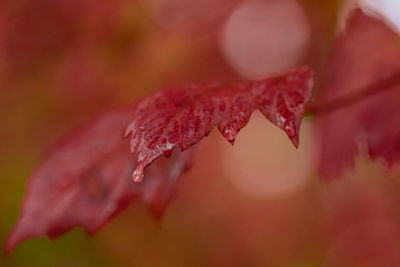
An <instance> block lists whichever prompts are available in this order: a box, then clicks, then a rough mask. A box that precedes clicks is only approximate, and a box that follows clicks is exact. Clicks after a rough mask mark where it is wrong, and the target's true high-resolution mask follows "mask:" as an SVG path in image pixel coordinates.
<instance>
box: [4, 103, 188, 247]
mask: <svg viewBox="0 0 400 267" xmlns="http://www.w3.org/2000/svg"><path fill="white" fill-rule="evenodd" d="M131 110H132V107H130V108H125V109H120V110H114V111H110V112H108V113H105V114H103V115H101V116H99V117H98V118H97V119H94V120H93V121H91V122H89V123H87V124H86V125H84V126H82V127H81V128H79V129H77V130H76V131H75V132H73V133H72V134H70V135H68V136H66V137H65V138H64V139H63V140H61V141H60V142H59V143H58V144H56V145H55V146H54V147H53V148H51V149H50V151H49V156H48V157H47V158H46V159H45V161H44V162H43V163H42V164H41V165H40V166H39V167H38V169H37V170H36V172H35V173H34V174H33V176H32V177H31V179H30V181H29V186H28V191H27V193H26V196H25V199H24V202H23V205H22V211H21V214H20V217H19V219H18V222H17V224H16V225H15V227H14V229H13V230H12V232H11V234H10V236H9V237H8V240H7V243H6V247H5V251H6V252H7V253H10V252H11V251H12V250H13V249H14V248H15V247H16V246H17V245H18V244H19V243H20V242H22V241H23V240H25V239H28V238H32V237H40V236H42V235H45V234H47V235H48V236H49V237H51V238H56V237H58V236H59V235H61V234H63V233H65V232H66V231H68V230H70V229H71V228H73V227H76V226H83V227H84V228H85V229H86V231H87V232H88V233H89V234H94V233H95V232H96V231H97V230H99V229H100V228H101V227H102V226H104V225H105V224H106V223H107V222H108V221H109V220H110V219H111V218H112V217H113V216H114V215H115V214H117V213H118V212H120V211H121V210H122V209H123V208H124V207H125V206H126V205H127V204H128V203H129V202H130V201H131V200H133V199H135V198H140V199H142V201H143V202H145V203H146V204H147V205H148V206H149V207H150V208H151V209H152V211H153V212H154V213H155V215H156V216H160V215H161V213H162V211H163V208H164V207H165V205H166V204H167V202H169V200H170V198H171V196H172V192H173V190H174V187H175V185H176V182H177V180H178V178H179V176H180V175H181V174H182V173H183V171H184V170H185V169H186V168H187V167H188V165H189V161H190V158H191V157H192V156H191V153H185V155H183V154H181V153H179V152H178V153H174V155H173V156H172V159H170V160H168V161H165V160H164V161H163V160H161V161H157V162H155V163H154V164H153V165H152V166H151V167H150V168H149V169H148V170H147V171H146V177H147V179H146V181H145V182H143V183H141V184H135V183H133V182H132V180H131V179H130V174H131V173H132V171H133V169H134V168H135V159H134V158H133V155H132V154H131V153H129V149H128V144H127V141H126V140H124V139H123V138H122V133H123V130H124V129H125V128H126V125H127V123H128V119H129V115H130V114H131Z"/></svg>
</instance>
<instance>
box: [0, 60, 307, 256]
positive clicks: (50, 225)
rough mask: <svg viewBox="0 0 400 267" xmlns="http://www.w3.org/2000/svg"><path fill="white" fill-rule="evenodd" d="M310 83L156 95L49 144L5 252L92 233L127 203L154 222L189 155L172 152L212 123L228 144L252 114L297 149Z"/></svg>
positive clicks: (297, 79) (301, 76)
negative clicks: (137, 202)
mask: <svg viewBox="0 0 400 267" xmlns="http://www.w3.org/2000/svg"><path fill="white" fill-rule="evenodd" d="M312 84H313V80H312V72H311V71H310V70H309V69H308V68H305V67H303V68H300V69H298V70H295V71H293V72H290V73H288V74H285V75H282V76H280V77H276V78H269V79H265V80H261V81H255V82H250V83H247V84H242V85H234V86H226V87H222V86H217V85H188V86H184V87H181V88H179V89H173V90H167V91H161V92H157V93H155V94H153V95H151V96H149V97H147V98H145V99H144V100H142V101H140V102H139V103H137V104H135V105H134V106H132V107H128V108H124V109H120V110H114V111H110V112H108V113H105V114H103V115H101V116H99V117H98V118H97V119H95V120H93V121H92V122H89V123H87V124H86V125H84V126H82V127H81V128H80V129H78V130H76V131H75V132H73V133H72V134H70V135H68V136H66V137H65V138H64V139H63V140H62V141H60V142H59V143H58V144H57V145H55V146H54V147H53V148H52V149H51V150H50V152H49V156H48V158H47V159H46V160H45V161H44V162H43V163H42V164H41V165H40V166H39V168H38V169H37V170H36V172H35V173H34V175H33V176H32V178H31V180H30V183H29V186H28V192H27V194H26V197H25V200H24V203H23V205H22V212H21V215H20V217H19V219H18V222H17V224H16V226H15V227H14V229H13V231H12V232H11V235H10V236H9V238H8V241H7V243H6V247H5V251H6V252H8V253H10V252H11V251H12V250H13V249H14V248H15V247H16V245H18V244H19V243H20V242H22V241H23V240H25V239H27V238H31V237H39V236H42V235H44V234H47V235H48V236H49V237H51V238H56V237H58V236H59V235H61V234H63V233H64V232H66V231H68V230H70V229H71V228H73V227H75V226H83V227H84V228H85V229H86V230H87V232H88V233H89V234H94V233H95V232H96V231H97V230H98V229H99V228H101V227H102V226H103V225H105V224H106V223H107V222H108V221H109V220H110V219H111V218H112V216H113V215H115V214H116V213H118V212H119V211H120V210H121V209H122V208H123V207H124V206H125V205H126V204H128V203H129V202H130V201H131V200H132V199H133V198H141V199H142V200H143V201H144V202H145V203H147V204H148V205H149V206H150V208H151V209H152V211H153V212H154V213H155V214H156V215H157V216H160V215H161V213H162V211H163V208H164V207H165V205H166V203H167V202H168V201H169V200H170V198H171V192H172V191H173V189H174V186H175V183H176V181H177V178H178V177H179V176H180V175H181V174H182V173H183V171H184V170H185V169H187V167H188V166H189V165H190V159H191V158H192V157H193V156H192V154H191V153H187V152H185V153H184V154H182V153H181V152H177V153H174V154H173V155H172V150H173V148H174V147H175V146H176V145H179V146H180V147H181V150H185V149H187V148H188V147H190V146H191V145H193V144H195V143H197V142H198V141H200V139H201V138H202V137H203V136H205V135H207V134H208V133H209V132H210V131H211V129H212V127H213V126H214V125H217V126H218V128H219V130H220V131H221V133H222V134H223V135H224V137H225V138H227V139H228V140H229V141H230V142H233V141H234V139H235V136H236V135H237V133H238V132H239V130H240V129H241V128H242V127H243V126H245V125H246V123H247V122H248V120H249V117H250V115H251V113H252V112H253V111H254V110H256V109H259V110H260V111H261V112H262V113H263V114H264V115H265V116H266V117H267V118H268V119H269V120H270V121H271V122H272V123H274V124H275V125H277V126H278V127H280V128H281V129H283V130H285V132H286V133H287V134H288V136H289V137H290V139H291V140H292V142H293V144H294V145H295V146H297V145H298V138H299V136H298V134H299V126H300V122H301V119H302V116H303V112H304V105H305V103H307V101H308V100H309V99H310V97H311V88H312ZM132 118H133V120H132ZM129 121H131V124H130V126H129V127H128V129H127V130H126V133H132V139H131V146H132V150H133V151H135V152H136V154H137V155H134V154H132V153H129V150H128V144H127V140H126V139H123V138H122V133H123V130H124V129H125V128H126V126H127V125H128V123H129ZM161 155H165V156H167V157H170V156H171V155H172V159H171V160H168V161H166V160H164V161H157V162H156V163H155V164H153V165H152V166H151V167H150V168H148V169H147V170H146V173H145V175H146V177H147V179H146V181H144V182H143V183H140V184H135V183H132V182H131V180H130V179H128V177H129V176H130V173H132V171H133V170H134V169H135V168H136V169H135V170H136V171H135V172H134V174H135V175H138V177H142V176H143V169H144V167H146V166H148V165H149V164H150V163H152V162H153V161H154V160H155V159H156V158H158V157H159V156H161ZM137 156H138V157H137ZM136 161H137V162H138V164H137V165H136V164H135V162H136ZM138 171H139V172H140V174H138ZM138 180H140V179H137V181H138Z"/></svg>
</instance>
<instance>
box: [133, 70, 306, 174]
mask: <svg viewBox="0 0 400 267" xmlns="http://www.w3.org/2000/svg"><path fill="white" fill-rule="evenodd" d="M312 87H313V80H312V72H311V71H310V70H309V69H307V68H300V69H298V70H295V71H293V72H290V73H288V74H285V75H282V76H280V77H276V78H269V79H264V80H260V81H255V82H249V83H246V84H238V85H234V86H220V85H196V84H193V85H187V86H184V87H182V88H179V89H172V90H167V91H161V92H157V93H155V94H153V95H151V96H150V97H148V98H146V99H144V100H142V101H141V102H140V103H139V104H138V107H137V109H136V111H135V113H134V115H133V120H132V122H131V123H130V125H129V127H128V129H127V132H126V134H127V135H129V134H131V149H132V152H134V153H135V154H137V155H138V165H137V168H136V170H135V172H134V174H133V179H134V181H136V182H138V181H141V180H142V178H143V170H144V168H145V167H146V166H148V165H149V164H151V162H153V160H155V159H156V158H158V157H159V156H161V155H166V156H168V155H169V154H170V153H171V152H172V150H173V149H174V147H175V146H177V145H178V146H179V147H180V149H181V150H182V151H183V150H185V149H187V148H188V147H190V146H191V145H193V144H196V143H197V142H199V141H200V140H201V138H203V137H204V136H207V135H208V134H209V133H210V131H211V130H212V129H213V127H214V126H217V127H218V129H219V131H220V132H221V134H222V135H223V136H224V137H225V138H226V139H227V140H228V141H229V142H231V143H233V142H234V140H235V137H236V135H237V134H238V132H239V131H240V129H241V128H243V127H244V126H245V125H246V124H247V122H248V121H249V118H250V115H251V114H252V113H253V111H255V110H260V111H261V112H262V113H263V114H264V116H265V117H266V118H267V119H268V120H269V121H271V122H272V123H273V124H275V125H276V126H278V127H279V128H281V129H282V130H284V131H285V132H286V134H287V135H288V136H289V138H290V139H291V141H292V143H293V144H294V145H295V146H296V147H297V146H298V144H299V127H300V122H301V118H302V117H303V113H304V105H305V104H306V103H307V102H308V101H309V100H310V98H311V89H312Z"/></svg>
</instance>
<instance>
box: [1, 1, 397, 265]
mask: <svg viewBox="0 0 400 267" xmlns="http://www.w3.org/2000/svg"><path fill="white" fill-rule="evenodd" d="M380 2H382V3H384V2H385V5H388V6H389V7H390V8H391V9H392V10H396V8H397V10H398V9H399V8H398V5H396V2H397V1H393V6H390V5H389V4H387V3H386V2H388V1H380ZM347 4H348V3H347V2H345V1H338V0H329V1H314V0H299V1H294V0H284V1H283V0H282V1H281V0H279V1H278V0H248V1H244V0H243V1H242V0H231V1H228V0H204V1H189V0H186V1H185V0H147V1H146V0H116V1H107V0H97V1H95V0H70V1H62V0H8V1H7V0H5V1H4V0H3V1H0V97H1V105H0V118H1V123H0V148H1V149H0V188H1V193H0V214H1V220H0V241H1V242H3V243H4V242H5V239H6V236H7V234H8V232H9V230H10V229H11V227H12V225H13V224H14V223H15V220H16V218H17V215H18V212H19V207H20V205H21V201H22V198H23V194H24V192H25V186H26V181H27V179H28V178H29V176H30V174H31V173H32V172H33V170H34V169H35V167H36V166H37V165H38V164H39V163H40V162H41V160H42V159H43V158H44V156H45V151H46V148H47V147H48V146H49V145H51V144H52V143H54V142H55V141H56V140H57V139H58V138H60V137H61V136H62V135H63V134H64V133H65V132H67V131H68V130H70V129H72V128H73V127H75V126H77V125H79V124H81V123H84V122H85V121H86V120H87V119H89V118H91V117H92V116H93V115H94V114H96V113H98V112H99V111H101V110H104V109H107V108H109V107H114V106H118V105H123V104H126V103H130V102H132V101H135V100H136V99H139V98H141V97H143V96H145V95H147V94H149V93H150V92H153V91H155V90H159V89H161V88H164V87H168V86H174V85H179V84H181V83H186V82H195V81H218V82H226V83H231V82H236V81H241V80H245V79H251V78H257V77H261V76H267V75H273V74H277V73H280V72H283V71H285V70H287V69H290V68H293V67H296V66H299V65H303V64H307V65H310V66H311V67H312V68H314V69H316V71H317V78H318V70H320V69H321V67H322V66H323V64H324V63H325V62H326V60H327V59H328V57H329V51H330V50H331V48H332V44H333V40H334V38H335V34H336V33H337V32H338V31H339V30H340V27H339V26H340V25H341V23H342V22H343V16H344V15H343V14H345V10H346V8H345V7H346V6H347ZM382 5H383V4H382ZM398 15H399V17H400V13H398ZM338 25H339V26H338ZM317 89H318V88H317ZM311 120H312V118H307V119H306V120H305V122H304V124H303V126H302V133H301V145H300V146H301V147H300V149H299V150H298V151H296V150H295V149H294V148H292V146H291V145H290V142H289V141H288V140H287V138H286V137H285V136H284V135H283V134H282V133H281V132H280V131H279V130H278V129H275V128H274V127H273V126H270V125H269V124H268V122H265V120H264V119H262V118H261V116H260V114H258V113H255V114H254V115H253V117H252V120H251V121H250V123H249V125H248V126H247V127H246V128H245V129H244V130H243V132H242V133H241V134H240V135H239V137H238V138H237V142H236V144H235V146H234V147H232V146H230V144H228V143H227V142H226V141H225V140H223V139H222V138H221V137H220V136H219V135H218V134H217V133H215V132H214V133H213V134H212V135H211V136H210V137H209V138H207V140H205V141H204V144H202V145H201V147H200V152H199V157H198V158H197V159H196V164H195V167H194V168H193V169H192V170H191V171H190V172H189V173H188V174H187V175H186V176H185V177H184V178H183V179H182V182H181V184H180V185H179V188H178V194H177V195H176V197H175V199H174V200H173V201H172V203H171V205H170V206H169V207H168V208H167V212H166V214H165V216H164V218H163V219H162V220H161V221H159V222H158V221H154V220H153V218H152V217H151V214H150V213H149V212H148V211H147V210H146V209H145V208H144V206H142V205H141V204H140V203H136V202H135V203H133V204H132V205H130V206H129V208H128V209H127V210H126V211H124V212H123V213H122V214H120V215H119V216H117V217H116V218H115V219H114V220H113V221H112V222H111V223H110V224H108V225H107V226H106V227H105V228H104V229H102V230H101V231H100V232H99V233H98V234H97V235H96V236H95V237H94V238H89V237H88V236H87V234H86V233H85V232H84V231H83V230H82V229H75V230H73V231H71V232H70V233H68V234H66V235H64V236H62V237H60V238H59V239H57V240H55V241H50V240H48V238H41V239H40V240H29V241H27V242H25V243H23V244H22V245H21V246H20V247H18V248H17V250H16V251H15V252H14V253H13V254H12V255H11V256H5V255H3V254H0V266H307V267H308V266H400V249H399V248H400V232H399V231H400V212H399V211H400V181H399V174H400V170H399V169H398V168H394V169H393V170H391V171H390V172H387V171H384V170H382V168H381V167H380V166H379V164H376V163H371V162H369V160H367V159H365V158H361V159H360V160H359V161H358V162H357V165H356V168H355V170H354V171H349V172H348V173H346V175H345V176H344V177H342V178H341V179H338V180H337V181H333V182H330V183H327V182H325V181H323V180H321V179H319V177H318V176H317V174H316V172H315V170H314V164H313V153H314V148H313V138H315V137H314V136H313V133H312V131H311V126H310V121H311Z"/></svg>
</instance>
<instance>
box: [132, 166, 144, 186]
mask: <svg viewBox="0 0 400 267" xmlns="http://www.w3.org/2000/svg"><path fill="white" fill-rule="evenodd" d="M143 171H144V166H143V164H138V165H137V167H136V169H135V170H134V171H133V174H132V180H133V182H135V183H140V182H141V181H142V180H143V177H144V175H143Z"/></svg>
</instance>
